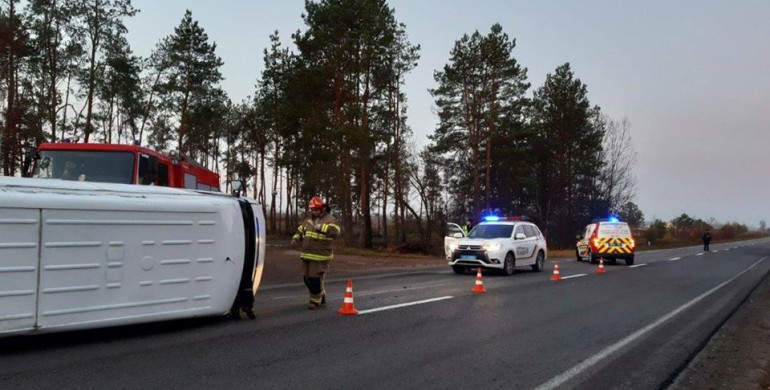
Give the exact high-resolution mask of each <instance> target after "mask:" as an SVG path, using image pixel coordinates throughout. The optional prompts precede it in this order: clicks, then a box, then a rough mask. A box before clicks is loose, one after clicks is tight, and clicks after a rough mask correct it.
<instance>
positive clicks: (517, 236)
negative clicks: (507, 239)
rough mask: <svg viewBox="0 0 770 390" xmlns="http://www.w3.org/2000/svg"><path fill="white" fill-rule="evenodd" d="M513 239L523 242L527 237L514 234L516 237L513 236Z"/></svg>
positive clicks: (522, 234) (521, 234)
mask: <svg viewBox="0 0 770 390" xmlns="http://www.w3.org/2000/svg"><path fill="white" fill-rule="evenodd" d="M513 238H514V239H516V240H523V239H525V238H527V236H526V235H525V234H524V233H516V235H515V236H513Z"/></svg>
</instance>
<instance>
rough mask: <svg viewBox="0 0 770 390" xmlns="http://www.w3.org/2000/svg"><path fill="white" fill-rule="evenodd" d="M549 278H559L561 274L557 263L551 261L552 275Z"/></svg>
mask: <svg viewBox="0 0 770 390" xmlns="http://www.w3.org/2000/svg"><path fill="white" fill-rule="evenodd" d="M551 280H561V275H560V274H559V263H553V276H551Z"/></svg>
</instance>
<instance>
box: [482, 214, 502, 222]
mask: <svg viewBox="0 0 770 390" xmlns="http://www.w3.org/2000/svg"><path fill="white" fill-rule="evenodd" d="M484 220H485V221H489V222H495V221H499V220H500V217H498V216H497V215H486V216H484Z"/></svg>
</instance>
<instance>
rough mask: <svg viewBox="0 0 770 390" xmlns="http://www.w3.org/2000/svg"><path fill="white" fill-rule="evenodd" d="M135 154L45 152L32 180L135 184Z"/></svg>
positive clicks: (38, 161)
mask: <svg viewBox="0 0 770 390" xmlns="http://www.w3.org/2000/svg"><path fill="white" fill-rule="evenodd" d="M134 161H135V160H134V154H133V153H131V152H103V151H80V150H78V151H75V150H43V151H40V159H39V160H37V162H36V164H35V171H34V173H33V174H32V176H33V177H38V178H42V179H61V180H76V181H92V182H100V183H123V184H132V183H133V180H132V177H133V174H134Z"/></svg>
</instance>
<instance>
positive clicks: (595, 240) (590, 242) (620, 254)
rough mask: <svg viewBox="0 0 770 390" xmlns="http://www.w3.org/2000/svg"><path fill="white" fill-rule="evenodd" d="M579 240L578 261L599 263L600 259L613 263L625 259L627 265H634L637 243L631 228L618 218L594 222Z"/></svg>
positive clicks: (576, 252)
mask: <svg viewBox="0 0 770 390" xmlns="http://www.w3.org/2000/svg"><path fill="white" fill-rule="evenodd" d="M577 238H578V242H577V244H576V245H575V255H576V258H577V261H582V260H584V259H586V260H589V261H590V262H591V263H597V262H598V261H599V258H603V259H605V260H609V261H612V262H614V261H615V260H616V259H623V260H625V262H626V264H627V265H633V264H634V254H635V252H636V242H635V241H634V239H633V237H632V236H631V228H630V227H629V226H628V224H627V223H626V222H621V221H620V220H618V219H617V218H616V217H611V218H608V219H606V220H597V221H594V222H593V223H591V224H589V225H588V226H586V228H585V231H584V232H583V234H579V235H578V236H577Z"/></svg>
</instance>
